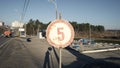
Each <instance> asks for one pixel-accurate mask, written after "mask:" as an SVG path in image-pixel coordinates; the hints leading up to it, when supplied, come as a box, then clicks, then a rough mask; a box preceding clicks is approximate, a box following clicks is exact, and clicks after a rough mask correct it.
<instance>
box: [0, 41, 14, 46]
mask: <svg viewBox="0 0 120 68" xmlns="http://www.w3.org/2000/svg"><path fill="white" fill-rule="evenodd" d="M11 40H12V39H10V40H8V41H6V42H5V43H3V44H1V45H0V48H1V47H3V46H4V45H5V44H7V43H8V42H10V41H11Z"/></svg>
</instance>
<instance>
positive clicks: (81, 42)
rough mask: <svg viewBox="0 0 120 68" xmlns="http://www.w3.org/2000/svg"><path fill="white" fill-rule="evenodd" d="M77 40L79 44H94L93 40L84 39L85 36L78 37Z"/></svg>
mask: <svg viewBox="0 0 120 68" xmlns="http://www.w3.org/2000/svg"><path fill="white" fill-rule="evenodd" d="M78 42H79V44H82V45H89V44H95V41H94V40H89V39H85V38H81V39H79V40H78Z"/></svg>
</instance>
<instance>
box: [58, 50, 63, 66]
mask: <svg viewBox="0 0 120 68" xmlns="http://www.w3.org/2000/svg"><path fill="white" fill-rule="evenodd" d="M61 50H62V48H60V49H59V54H60V55H59V57H60V58H59V68H62V52H61Z"/></svg>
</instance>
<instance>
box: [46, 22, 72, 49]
mask: <svg viewBox="0 0 120 68" xmlns="http://www.w3.org/2000/svg"><path fill="white" fill-rule="evenodd" d="M46 36H47V41H48V42H49V43H50V44H51V45H52V46H54V47H56V48H64V47H67V46H68V45H69V44H70V43H71V42H72V41H73V38H74V29H73V27H72V25H71V24H70V23H69V22H68V21H65V20H55V21H53V22H51V23H50V24H49V25H48V27H47V31H46Z"/></svg>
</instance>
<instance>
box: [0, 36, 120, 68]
mask: <svg viewBox="0 0 120 68" xmlns="http://www.w3.org/2000/svg"><path fill="white" fill-rule="evenodd" d="M8 40H10V41H8ZM8 40H7V41H8V43H6V44H5V45H4V46H3V47H2V48H0V68H58V65H59V49H56V48H54V47H52V46H50V45H49V44H48V42H47V41H46V39H38V38H36V37H31V42H27V41H26V39H25V38H8ZM0 42H1V41H0ZM119 62H120V51H119V50H117V51H110V52H101V53H92V54H91V53H90V54H89V53H88V54H87V53H86V54H83V53H80V52H78V51H75V50H73V49H71V48H70V47H67V48H64V49H62V68H107V67H109V68H119V67H120V63H119Z"/></svg>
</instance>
